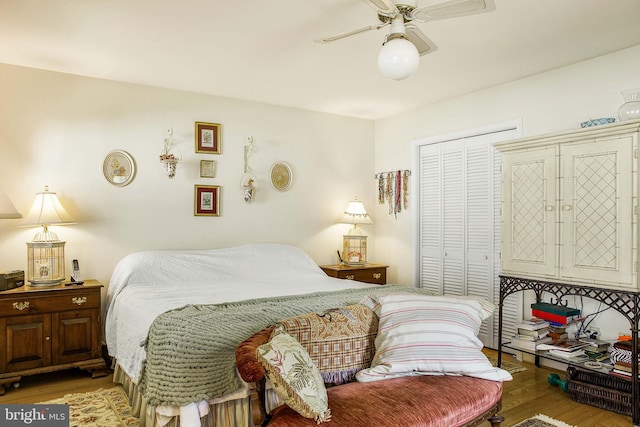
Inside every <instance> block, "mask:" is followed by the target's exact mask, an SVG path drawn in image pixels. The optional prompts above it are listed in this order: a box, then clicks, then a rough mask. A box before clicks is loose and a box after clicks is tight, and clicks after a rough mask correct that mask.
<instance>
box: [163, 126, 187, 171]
mask: <svg viewBox="0 0 640 427" xmlns="http://www.w3.org/2000/svg"><path fill="white" fill-rule="evenodd" d="M167 133H168V134H169V136H167V137H166V138H165V139H164V147H163V148H162V153H160V162H161V163H162V165H163V167H164V170H165V173H166V174H167V176H168V177H169V178H173V177H174V176H176V167H177V166H178V162H179V161H180V160H182V155H179V156H176V155H175V154H173V153H172V152H171V150H173V149H176V150H178V148H177V147H176V144H177V142H176V141H175V140H174V139H173V129H169V130H167ZM178 152H180V150H178Z"/></svg>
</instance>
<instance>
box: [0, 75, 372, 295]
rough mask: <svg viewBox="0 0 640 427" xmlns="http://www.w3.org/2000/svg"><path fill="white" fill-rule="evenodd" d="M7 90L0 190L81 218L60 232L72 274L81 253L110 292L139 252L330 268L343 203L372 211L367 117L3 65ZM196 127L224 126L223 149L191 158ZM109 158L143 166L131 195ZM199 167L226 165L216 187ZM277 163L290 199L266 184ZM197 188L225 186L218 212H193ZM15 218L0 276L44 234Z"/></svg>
mask: <svg viewBox="0 0 640 427" xmlns="http://www.w3.org/2000/svg"><path fill="white" fill-rule="evenodd" d="M0 94H1V96H0V156H1V158H2V159H3V161H4V163H3V165H2V167H1V168H0V186H2V187H4V189H5V190H6V192H7V194H8V195H9V197H10V198H11V200H12V201H13V202H14V204H15V205H16V207H17V208H18V209H19V210H20V211H21V212H22V214H23V215H26V214H27V213H28V211H29V208H30V207H31V204H32V203H33V199H34V197H35V193H36V192H38V191H41V190H42V189H43V186H44V185H49V188H50V190H51V191H55V192H57V193H58V196H59V198H60V200H61V202H62V203H63V205H64V206H65V207H66V208H67V210H68V211H69V213H70V214H71V215H72V216H74V217H75V218H76V219H77V220H78V224H76V225H69V226H59V227H52V230H53V231H55V232H57V233H58V235H59V236H60V238H61V240H64V241H66V242H67V244H66V251H65V252H66V259H67V263H66V264H67V267H66V268H67V273H68V272H70V271H71V267H70V265H71V260H72V259H74V258H77V259H78V260H80V265H81V267H82V270H83V275H84V277H87V278H96V279H99V280H101V281H102V282H103V283H105V284H107V283H108V281H109V278H110V276H111V271H112V270H113V268H114V266H115V264H116V263H117V262H118V260H120V259H121V258H122V257H123V256H124V255H126V254H128V253H131V252H134V251H138V250H144V249H167V248H217V247H225V246H231V245H236V244H242V243H247V242H283V243H291V244H294V245H297V246H299V247H301V248H302V249H304V250H305V251H307V252H308V253H309V254H310V255H311V256H312V257H313V258H314V260H315V261H316V262H318V263H319V264H327V263H334V262H335V261H336V249H339V248H341V245H342V234H344V233H346V232H347V230H348V229H349V226H348V225H346V224H338V223H336V220H337V218H338V217H340V216H341V214H342V213H343V212H344V208H345V207H346V205H347V203H348V202H349V201H350V200H351V199H352V198H353V196H355V195H358V196H359V198H360V199H361V200H363V201H364V202H365V204H366V205H367V206H373V203H372V200H373V199H372V197H373V196H372V195H371V194H372V192H371V188H372V178H371V177H372V176H373V173H374V172H373V132H374V124H373V122H371V121H367V120H360V119H352V118H345V117H340V116H334V115H328V114H319V113H313V112H308V111H303V110H296V109H290V108H281V107H276V106H272V105H265V104H258V103H252V102H244V101H240V100H233V99H226V98H220V97H212V96H205V95H199V94H193V93H186V92H180V91H173V90H165V89H158V88H153V87H147V86H140V85H132V84H124V83H118V82H113V81H106V80H99V79H92V78H85V77H78V76H72V75H66V74H60V73H53V72H48V71H41V70H35V69H29V68H21V67H15V66H10V65H0ZM195 121H206V122H215V123H221V124H222V154H220V155H204V154H196V153H195V149H194V129H193V128H194V122H195ZM168 128H173V130H174V138H175V139H176V140H177V141H178V142H179V144H178V148H179V150H180V151H181V153H182V156H183V161H182V162H181V163H179V165H178V169H177V173H176V176H175V178H173V179H169V178H168V177H167V176H166V175H165V174H164V172H163V170H162V168H161V164H160V162H159V159H158V156H159V154H160V151H161V149H162V146H163V140H164V138H165V137H166V136H167V129H168ZM249 136H253V137H254V141H255V142H254V145H255V151H254V152H253V154H252V155H251V156H250V158H249V164H250V166H251V168H252V169H253V170H254V173H255V174H256V175H257V177H258V183H257V184H258V186H259V188H258V191H257V195H256V199H255V201H254V202H253V204H251V205H247V204H245V203H244V200H243V198H242V192H241V190H240V180H241V177H242V174H243V146H244V145H245V144H246V143H247V137H249ZM114 149H122V150H126V151H128V152H129V153H130V154H131V155H132V156H133V158H134V159H135V161H136V164H137V168H138V171H137V174H136V177H135V179H134V180H133V182H132V183H131V184H130V185H129V186H127V187H122V188H119V187H114V186H112V185H111V184H109V183H108V182H107V181H106V180H105V178H104V176H103V174H102V164H103V160H104V158H105V156H106V154H107V153H108V152H109V151H111V150H114ZM201 159H212V160H216V161H217V177H216V178H214V179H206V178H200V177H199V161H200V160H201ZM280 160H281V161H286V162H288V163H289V164H290V166H291V167H292V169H293V174H294V180H293V185H292V187H291V189H290V190H289V191H288V192H282V193H281V192H278V191H276V190H274V189H273V188H272V187H271V185H270V182H269V180H268V173H269V169H270V167H271V165H272V164H273V162H275V161H280ZM195 184H210V185H220V186H222V188H221V216H220V217H195V216H194V215H193V206H194V185H195ZM20 221H21V220H1V221H0V271H2V270H12V269H25V271H26V268H27V262H26V245H25V242H27V241H30V240H31V239H32V237H33V235H34V234H35V233H36V231H37V230H36V229H34V228H19V227H18V225H19V224H20ZM369 231H371V230H369ZM369 234H372V233H371V232H369ZM372 240H373V239H372ZM372 249H373V246H372Z"/></svg>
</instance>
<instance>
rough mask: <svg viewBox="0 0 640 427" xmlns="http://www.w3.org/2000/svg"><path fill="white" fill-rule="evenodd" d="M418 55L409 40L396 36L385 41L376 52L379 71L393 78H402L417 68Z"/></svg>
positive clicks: (410, 74)
mask: <svg viewBox="0 0 640 427" xmlns="http://www.w3.org/2000/svg"><path fill="white" fill-rule="evenodd" d="M419 62H420V55H419V53H418V49H416V47H415V46H414V44H413V43H411V42H410V41H409V40H405V39H403V38H397V39H392V40H389V41H387V42H386V43H385V44H384V45H382V48H381V49H380V53H379V54H378V69H379V70H380V73H381V74H382V75H383V76H384V77H387V78H390V79H393V80H404V79H406V78H407V77H410V76H412V75H413V73H415V72H416V70H417V69H418V64H419Z"/></svg>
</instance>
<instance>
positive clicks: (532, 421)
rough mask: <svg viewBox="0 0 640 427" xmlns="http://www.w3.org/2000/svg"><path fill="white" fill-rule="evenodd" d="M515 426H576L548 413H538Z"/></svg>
mask: <svg viewBox="0 0 640 427" xmlns="http://www.w3.org/2000/svg"><path fill="white" fill-rule="evenodd" d="M513 427H576V426H573V425H571V424H567V423H565V422H563V421H560V420H556V419H553V418H551V417H548V416H546V415H542V414H538V415H536V416H535V417H531V418H529V419H526V420H524V421H522V422H519V423H518V424H516V425H514V426H513Z"/></svg>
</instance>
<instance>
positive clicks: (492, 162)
mask: <svg viewBox="0 0 640 427" xmlns="http://www.w3.org/2000/svg"><path fill="white" fill-rule="evenodd" d="M515 133H516V131H515V130H511V131H505V132H496V133H485V134H482V135H477V136H472V137H468V138H460V139H456V140H449V141H446V142H441V143H434V144H425V145H422V146H420V149H419V168H420V171H419V179H420V188H419V194H420V214H419V219H418V221H419V236H420V265H419V277H420V286H421V287H423V288H426V289H429V290H431V291H434V292H436V293H437V294H440V295H456V296H460V295H473V296H477V297H480V298H483V299H486V300H488V301H492V302H493V303H495V304H496V307H497V304H498V302H499V301H498V299H499V280H498V275H499V272H500V224H501V220H500V202H501V169H500V165H501V160H500V153H499V152H498V151H497V150H496V149H495V148H494V147H493V143H494V142H496V141H500V140H504V139H510V138H514V137H515V136H516V135H515ZM496 313H497V311H496ZM504 315H505V322H504V323H505V325H515V324H516V323H517V321H518V320H519V319H520V318H521V303H520V302H519V301H518V300H515V299H511V300H509V305H508V306H507V305H505V308H504ZM497 317H498V316H497V315H495V316H494V318H495V319H493V320H489V321H487V322H484V323H483V325H482V327H481V330H480V334H479V338H480V339H481V340H482V342H483V343H484V344H485V345H486V346H488V347H494V348H495V346H496V345H497V330H498V329H497ZM505 333H510V332H509V331H506V330H505Z"/></svg>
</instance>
